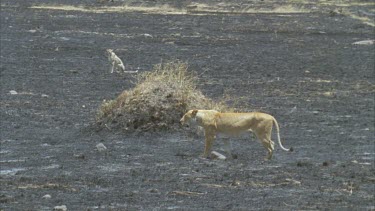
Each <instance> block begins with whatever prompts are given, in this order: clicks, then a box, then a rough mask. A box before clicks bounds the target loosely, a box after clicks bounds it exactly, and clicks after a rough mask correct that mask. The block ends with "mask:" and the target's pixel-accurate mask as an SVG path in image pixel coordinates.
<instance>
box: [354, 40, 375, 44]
mask: <svg viewBox="0 0 375 211" xmlns="http://www.w3.org/2000/svg"><path fill="white" fill-rule="evenodd" d="M374 41H375V40H362V41H357V42H353V43H352V44H353V45H373V44H374Z"/></svg>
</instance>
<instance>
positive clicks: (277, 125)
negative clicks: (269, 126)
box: [273, 118, 293, 152]
mask: <svg viewBox="0 0 375 211" xmlns="http://www.w3.org/2000/svg"><path fill="white" fill-rule="evenodd" d="M273 123H274V124H275V126H276V132H277V141H278V142H279V145H280V147H281V149H283V150H285V151H288V152H293V147H291V148H290V149H287V148H285V147H284V146H283V145H282V144H281V141H280V128H279V124H278V123H277V121H276V119H275V118H273Z"/></svg>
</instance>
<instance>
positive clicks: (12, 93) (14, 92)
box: [9, 90, 18, 95]
mask: <svg viewBox="0 0 375 211" xmlns="http://www.w3.org/2000/svg"><path fill="white" fill-rule="evenodd" d="M9 93H10V94H11V95H16V94H18V92H16V90H10V91H9Z"/></svg>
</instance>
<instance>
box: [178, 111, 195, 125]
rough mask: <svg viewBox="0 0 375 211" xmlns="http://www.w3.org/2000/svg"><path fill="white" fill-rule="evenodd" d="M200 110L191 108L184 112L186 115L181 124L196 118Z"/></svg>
mask: <svg viewBox="0 0 375 211" xmlns="http://www.w3.org/2000/svg"><path fill="white" fill-rule="evenodd" d="M197 113H198V110H190V111H188V112H186V114H184V116H183V117H182V118H181V119H180V122H181V124H186V123H188V122H190V121H191V120H193V119H195V117H196V116H197Z"/></svg>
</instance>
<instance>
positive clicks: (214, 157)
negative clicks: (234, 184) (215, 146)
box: [211, 151, 227, 160]
mask: <svg viewBox="0 0 375 211" xmlns="http://www.w3.org/2000/svg"><path fill="white" fill-rule="evenodd" d="M211 157H212V158H213V159H219V160H226V159H227V157H225V156H224V155H222V154H220V153H218V152H216V151H212V152H211Z"/></svg>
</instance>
